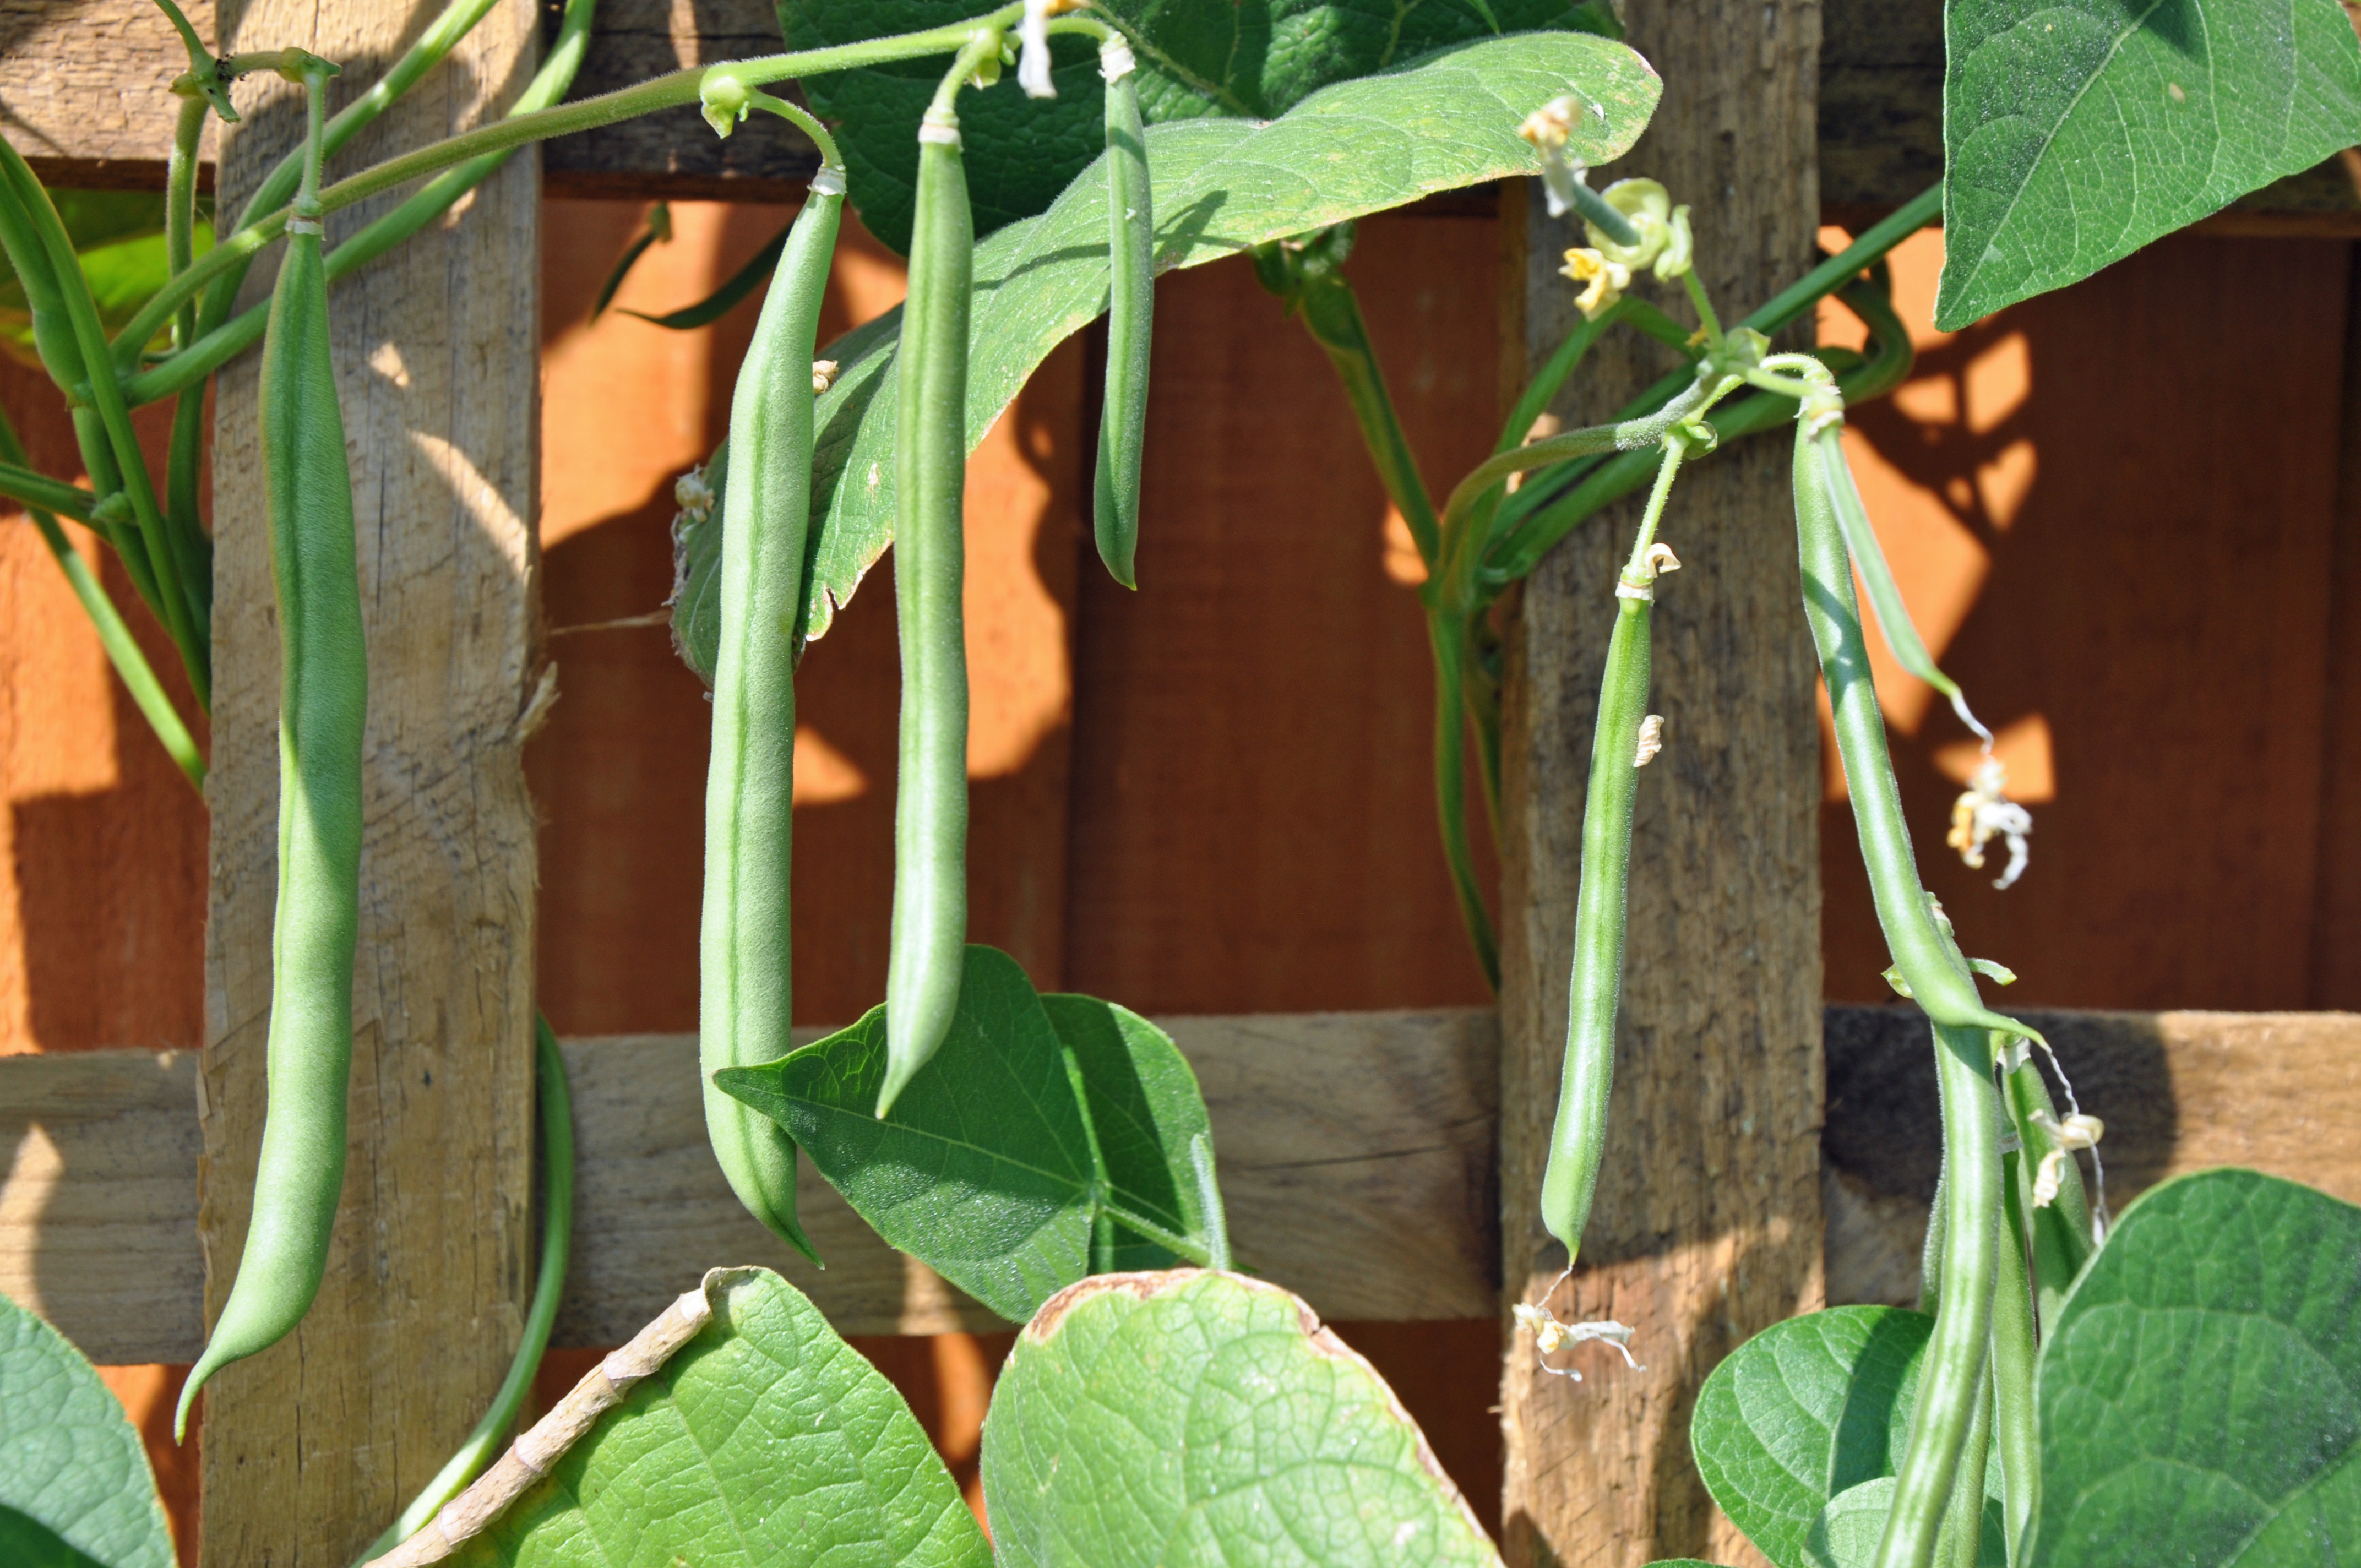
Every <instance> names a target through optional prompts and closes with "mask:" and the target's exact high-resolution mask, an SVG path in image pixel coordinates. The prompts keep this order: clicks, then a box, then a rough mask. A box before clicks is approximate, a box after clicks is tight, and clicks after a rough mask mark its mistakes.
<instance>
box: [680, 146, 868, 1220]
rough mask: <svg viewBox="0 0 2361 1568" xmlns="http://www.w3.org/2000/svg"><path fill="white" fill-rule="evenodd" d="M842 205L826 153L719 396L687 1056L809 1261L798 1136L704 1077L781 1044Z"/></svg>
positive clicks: (760, 1196) (754, 1177)
mask: <svg viewBox="0 0 2361 1568" xmlns="http://www.w3.org/2000/svg"><path fill="white" fill-rule="evenodd" d="M843 207H844V172H843V169H842V167H841V165H838V164H834V163H832V162H831V163H830V164H828V165H824V166H823V167H822V168H821V170H820V171H819V173H818V176H817V177H815V178H814V179H813V181H812V184H811V192H810V194H809V195H808V196H807V198H806V199H805V202H804V206H803V211H802V212H800V213H798V214H796V221H795V225H794V226H793V227H792V228H791V229H790V230H789V231H788V234H787V241H786V247H785V250H784V251H783V252H781V254H780V257H779V265H778V270H777V271H776V272H775V273H774V275H773V277H772V280H771V289H770V292H769V294H768V295H767V296H766V297H765V298H764V300H763V313H762V318H761V320H760V322H759V323H757V324H756V326H755V328H754V340H753V343H752V345H751V346H750V347H749V348H748V349H747V351H746V358H745V361H744V363H743V365H742V366H741V368H740V369H739V372H738V385H737V390H736V392H735V394H734V395H733V396H732V398H731V400H730V439H729V446H730V456H731V459H732V461H731V464H730V483H729V485H728V486H727V487H726V488H724V489H723V491H722V500H721V506H722V516H723V520H724V526H723V532H722V536H721V538H722V543H721V572H720V581H721V617H720V635H719V641H718V645H717V653H718V657H717V659H716V661H715V665H714V672H713V752H712V762H711V763H710V765H709V767H708V770H707V773H706V785H705V913H704V925H703V929H702V933H701V940H700V949H699V950H700V955H701V959H702V975H701V979H702V983H701V985H700V986H699V988H698V998H699V1003H698V1019H697V1067H698V1072H699V1076H700V1077H701V1079H702V1080H703V1083H704V1092H705V1127H706V1134H707V1136H708V1138H710V1139H711V1141H712V1144H713V1154H714V1157H715V1159H716V1160H718V1161H719V1163H720V1166H721V1169H722V1172H723V1174H725V1175H726V1176H728V1177H729V1179H730V1189H731V1190H733V1191H735V1192H736V1193H737V1194H738V1201H740V1202H741V1203H743V1204H745V1205H746V1208H747V1210H748V1211H749V1212H752V1214H753V1216H754V1217H755V1218H756V1219H758V1220H760V1221H762V1222H763V1224H764V1225H766V1226H768V1227H769V1228H770V1229H771V1230H772V1231H773V1232H774V1234H777V1235H779V1236H780V1237H782V1238H783V1239H785V1241H787V1242H788V1243H789V1244H791V1245H794V1246H795V1247H796V1250H797V1251H799V1252H801V1253H803V1254H804V1255H806V1256H807V1257H809V1258H810V1259H811V1260H812V1261H813V1262H814V1263H818V1261H819V1255H818V1253H817V1252H816V1251H814V1250H813V1247H812V1244H811V1240H810V1238H809V1237H808V1236H807V1235H806V1234H804V1230H803V1226H802V1225H801V1224H800V1223H798V1221H797V1220H796V1146H795V1144H794V1142H793V1141H792V1140H791V1139H790V1138H789V1137H788V1136H787V1135H786V1132H785V1129H784V1128H782V1127H781V1126H780V1125H779V1124H777V1123H776V1122H774V1121H772V1120H771V1119H770V1118H769V1117H768V1116H765V1115H763V1113H760V1112H758V1111H756V1110H754V1109H753V1108H752V1107H751V1106H748V1105H745V1104H743V1103H741V1102H738V1101H736V1100H733V1099H731V1098H730V1096H729V1095H727V1094H724V1093H723V1092H722V1091H720V1090H719V1089H717V1088H715V1087H714V1083H713V1075H714V1074H715V1073H716V1072H718V1071H719V1070H720V1069H723V1068H732V1067H756V1066H760V1065H761V1064H763V1063H764V1062H769V1061H775V1060H776V1059H778V1058H780V1057H783V1056H785V1055H786V1054H787V1052H788V1051H789V1049H791V1048H792V1047H791V1044H790V1041H789V1039H788V1028H789V1025H791V1024H792V1023H793V1022H794V1018H795V1007H794V997H795V966H794V943H793V926H794V922H793V920H792V918H791V915H790V911H791V908H792V905H791V902H790V898H789V883H790V872H791V870H792V867H793V861H794V842H795V838H794V835H795V789H796V774H795V769H796V616H797V612H798V610H799V609H801V607H802V604H803V584H804V546H805V543H806V542H807V539H808V538H809V535H810V531H811V478H812V406H813V400H814V393H813V390H812V353H813V349H814V347H815V345H816V343H817V340H818V331H819V312H820V302H821V301H822V300H823V299H824V298H825V297H826V295H827V292H828V278H829V261H830V259H831V258H833V256H834V254H835V251H836V235H837V227H838V223H839V220H840V216H841V214H842V212H843Z"/></svg>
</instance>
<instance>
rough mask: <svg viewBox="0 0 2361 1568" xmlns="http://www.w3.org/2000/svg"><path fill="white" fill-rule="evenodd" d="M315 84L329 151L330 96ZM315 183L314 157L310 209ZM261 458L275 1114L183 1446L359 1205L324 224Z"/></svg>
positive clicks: (351, 573)
mask: <svg viewBox="0 0 2361 1568" xmlns="http://www.w3.org/2000/svg"><path fill="white" fill-rule="evenodd" d="M309 86H310V88H311V92H310V94H309V95H310V98H311V102H312V116H313V138H312V139H313V147H314V148H315V149H316V148H317V146H318V142H319V134H318V133H319V125H320V121H321V118H322V114H321V109H320V104H321V100H322V99H323V98H324V96H325V94H324V93H323V92H322V90H321V87H320V83H319V82H318V81H317V80H313V81H312V82H309ZM316 169H317V153H316V150H315V152H314V154H313V175H314V178H313V179H311V180H307V181H306V184H305V193H306V194H307V195H308V194H311V193H312V192H313V190H315V189H316ZM262 452H263V467H264V469H265V472H266V476H267V478H268V487H269V510H270V565H271V578H272V581H273V584H274V585H275V586H276V587H277V589H278V600H279V637H280V660H281V663H280V700H279V901H278V906H277V908H276V910H275V911H274V915H273V923H272V927H271V937H270V958H271V966H270V967H271V979H270V1034H269V1046H268V1050H269V1114H268V1117H267V1119H266V1120H265V1122H264V1124H263V1132H262V1156H261V1162H260V1164H259V1166H258V1168H257V1171H256V1173H255V1185H254V1213H253V1217H252V1219H251V1220H250V1222H249V1223H248V1224H247V1233H246V1248H245V1251H244V1253H243V1254H242V1255H240V1257H239V1259H238V1266H237V1277H236V1283H235V1284H233V1285H232V1287H231V1288H230V1294H229V1300H228V1302H227V1303H226V1304H225V1306H224V1307H223V1308H222V1313H221V1318H220V1321H217V1322H215V1323H214V1330H213V1335H212V1337H211V1338H210V1339H208V1340H207V1341H206V1342H205V1348H204V1354H203V1355H202V1356H200V1357H199V1358H198V1361H197V1365H196V1367H195V1369H194V1370H192V1372H191V1373H190V1374H189V1380H188V1383H187V1385H186V1386H185V1387H183V1388H182V1390H181V1404H180V1410H179V1412H178V1415H177V1417H176V1418H175V1423H174V1430H175V1432H176V1433H177V1432H178V1431H181V1430H182V1429H183V1428H185V1426H186V1424H187V1422H188V1416H189V1407H190V1405H191V1404H192V1402H193V1401H194V1400H195V1398H196V1395H197V1390H198V1389H200V1388H202V1387H203V1386H204V1383H205V1380H206V1379H207V1378H208V1377H210V1376H213V1374H214V1371H215V1370H216V1369H218V1368H219V1367H221V1366H222V1365H225V1363H228V1362H231V1361H236V1360H238V1359H240V1358H241V1357H244V1356H248V1355H252V1354H255V1353H257V1352H258V1351H261V1350H265V1349H268V1348H269V1346H271V1345H272V1344H275V1343H278V1342H279V1340H280V1339H281V1338H282V1337H284V1336H285V1335H286V1334H287V1332H289V1331H290V1330H291V1329H293V1328H294V1327H295V1325H296V1324H297V1323H298V1322H299V1321H302V1317H303V1314H304V1312H305V1311H306V1310H309V1309H310V1307H311V1305H312V1299H313V1297H314V1296H315V1295H317V1294H318V1293H319V1289H320V1277H321V1274H322V1271H323V1270H324V1267H325V1266H326V1264H327V1260H328V1241H329V1234H330V1232H331V1230H332V1229H333V1228H334V1225H335V1217H336V1200H337V1197H338V1195H339V1194H340V1193H341V1192H342V1191H343V1190H344V1180H345V1108H346V1094H347V1091H348V1080H349V1078H350V1074H351V1064H352V1054H353V945H354V938H355V934H356V932H357V928H358V925H359V909H358V891H359V881H360V850H361V733H362V723H363V718H364V716H365V713H366V710H367V707H368V653H367V650H366V648H365V646H364V643H363V640H362V628H361V598H360V578H359V573H358V567H357V560H356V552H355V546H354V539H353V485H352V474H351V471H350V469H349V468H348V467H347V466H346V459H345V425H344V418H343V415H342V413H341V412H340V411H339V410H338V407H337V403H336V370H335V364H334V363H333V362H332V360H331V358H330V356H329V346H328V283H327V277H326V274H325V272H324V269H323V265H322V262H321V258H320V233H319V225H318V221H317V220H316V219H313V220H311V221H309V222H305V221H304V220H302V219H300V218H299V219H298V220H297V222H296V223H294V224H291V225H289V233H288V239H287V255H286V258H285V259H284V261H283V262H282V263H281V264H280V272H279V282H278V286H277V288H276V289H275V290H274V291H273V292H272V294H271V300H270V328H269V333H268V334H267V335H266V337H265V338H264V343H263V356H262Z"/></svg>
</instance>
